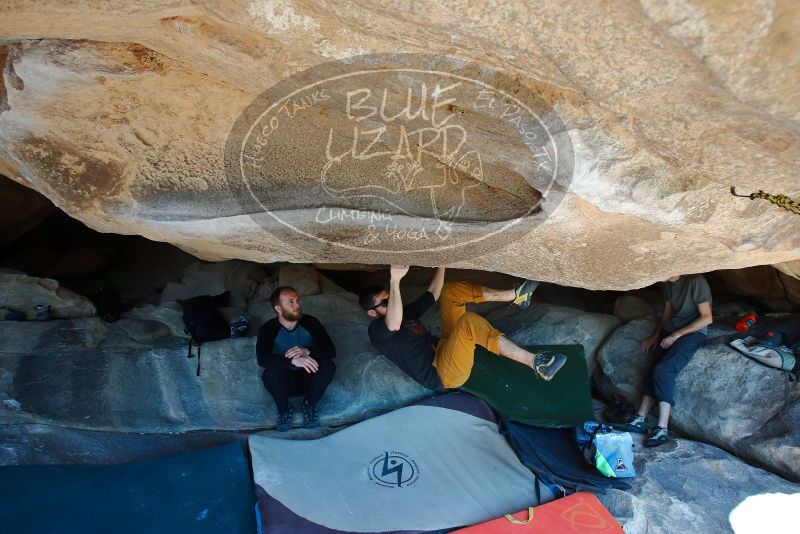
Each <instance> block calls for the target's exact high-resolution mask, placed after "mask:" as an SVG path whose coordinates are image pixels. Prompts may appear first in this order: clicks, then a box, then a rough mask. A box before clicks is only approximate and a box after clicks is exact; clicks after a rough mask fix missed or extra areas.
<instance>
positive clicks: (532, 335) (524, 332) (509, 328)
mask: <svg viewBox="0 0 800 534" xmlns="http://www.w3.org/2000/svg"><path fill="white" fill-rule="evenodd" d="M486 319H487V320H488V321H489V322H491V323H492V324H493V325H494V326H495V328H497V329H498V330H500V331H502V332H504V333H505V334H506V335H507V336H508V337H509V339H511V340H512V341H513V342H514V343H516V344H518V345H571V344H575V343H580V344H581V345H583V348H584V351H585V353H586V365H587V367H588V370H589V376H591V375H592V374H594V370H595V366H596V357H597V349H598V348H599V347H600V345H601V343H603V341H604V340H605V339H606V337H607V336H608V335H610V334H611V333H612V332H614V331H615V329H616V328H617V327H618V326H619V324H620V320H619V319H618V318H616V317H614V316H613V315H608V314H603V313H586V312H582V311H580V310H576V309H574V308H567V307H565V306H556V305H553V304H546V303H543V302H534V303H533V304H532V305H531V306H530V307H529V308H528V309H527V310H524V311H521V310H520V309H519V308H518V307H516V306H511V305H505V306H503V307H500V308H497V309H496V310H494V311H492V312H489V313H488V314H487V315H486Z"/></svg>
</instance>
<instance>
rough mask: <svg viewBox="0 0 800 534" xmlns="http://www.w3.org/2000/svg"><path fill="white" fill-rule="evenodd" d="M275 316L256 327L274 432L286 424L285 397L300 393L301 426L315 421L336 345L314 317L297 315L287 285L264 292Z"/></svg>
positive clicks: (289, 424)
mask: <svg viewBox="0 0 800 534" xmlns="http://www.w3.org/2000/svg"><path fill="white" fill-rule="evenodd" d="M270 304H272V308H273V309H274V310H275V313H276V314H277V317H275V318H273V319H270V320H269V321H267V322H265V323H264V324H263V325H262V326H261V328H260V329H259V330H258V341H257V342H256V355H257V357H258V365H259V366H261V367H263V368H264V372H263V373H262V375H261V379H262V381H263V382H264V387H266V388H267V391H269V393H270V394H271V395H272V398H273V399H274V400H275V404H276V406H277V408H278V426H277V429H278V431H280V432H284V431H287V430H290V429H291V428H292V420H293V418H294V413H293V411H292V405H291V404H290V402H289V397H290V396H292V395H302V396H304V397H305V402H304V403H303V426H304V427H306V428H314V427H317V426H319V413H318V411H317V403H318V402H319V400H320V399H321V398H322V395H323V394H324V393H325V389H326V388H327V387H328V384H330V382H331V380H333V375H334V373H335V371H336V366H335V365H334V363H333V358H335V357H336V347H335V346H334V345H333V341H331V338H330V336H328V332H326V331H325V328H324V327H323V326H322V323H320V322H319V321H318V320H317V319H316V318H315V317H312V316H310V315H303V309H302V307H301V306H300V295H299V294H298V293H297V291H296V290H295V289H294V288H292V287H288V286H284V287H279V288H277V289H276V290H275V291H274V292H273V293H272V295H271V296H270Z"/></svg>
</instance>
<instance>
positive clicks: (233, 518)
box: [0, 443, 256, 534]
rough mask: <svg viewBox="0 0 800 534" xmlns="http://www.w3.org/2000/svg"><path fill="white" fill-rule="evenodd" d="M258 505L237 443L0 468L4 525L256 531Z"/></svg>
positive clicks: (16, 529)
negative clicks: (130, 459) (131, 457)
mask: <svg viewBox="0 0 800 534" xmlns="http://www.w3.org/2000/svg"><path fill="white" fill-rule="evenodd" d="M254 506H255V498H254V496H253V490H252V485H251V483H250V466H249V465H248V462H247V458H246V457H245V455H244V451H243V450H242V447H241V445H239V444H237V443H234V444H231V445H225V446H223V447H216V448H212V449H206V450H202V451H195V452H190V453H185V454H179V455H177V456H169V457H166V458H159V459H157V460H150V461H144V462H135V463H130V464H121V465H22V466H9V467H0V532H9V533H11V532H13V533H15V534H19V533H24V532H31V533H34V532H35V533H37V534H38V533H41V532H63V533H72V532H75V533H81V534H85V533H90V532H97V533H101V532H102V533H106V532H113V533H115V534H116V533H125V532H130V533H131V534H134V533H135V534H141V533H144V532H147V533H151V532H165V533H167V532H169V533H175V532H209V533H210V532H214V533H216V532H226V533H231V534H234V533H239V532H241V533H248V534H250V533H252V532H255V531H256V518H255V509H254Z"/></svg>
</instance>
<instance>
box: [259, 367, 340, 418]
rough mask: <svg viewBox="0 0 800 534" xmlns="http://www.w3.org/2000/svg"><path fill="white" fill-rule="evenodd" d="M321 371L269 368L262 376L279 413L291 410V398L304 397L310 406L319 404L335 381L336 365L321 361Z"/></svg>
mask: <svg viewBox="0 0 800 534" xmlns="http://www.w3.org/2000/svg"><path fill="white" fill-rule="evenodd" d="M318 363H319V370H317V372H316V373H308V372H306V370H305V369H300V368H299V367H298V368H295V369H285V368H282V367H278V366H277V365H271V366H268V367H267V368H266V369H264V372H263V373H262V374H261V380H262V381H263V382H264V387H266V388H267V391H269V393H270V395H272V398H273V399H275V404H276V405H277V407H278V411H279V412H285V411H286V410H288V409H289V397H299V396H303V397H305V398H306V400H307V401H308V402H309V403H310V404H317V403H318V402H319V400H320V399H321V398H322V395H323V394H324V393H325V389H326V388H327V387H328V384H330V383H331V380H333V375H334V373H335V372H336V365H334V363H333V362H332V361H331V360H319V362H318Z"/></svg>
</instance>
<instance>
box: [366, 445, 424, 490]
mask: <svg viewBox="0 0 800 534" xmlns="http://www.w3.org/2000/svg"><path fill="white" fill-rule="evenodd" d="M367 475H368V476H369V479H370V480H371V481H372V482H374V483H375V484H377V485H379V486H383V487H386V488H403V487H408V486H411V485H413V484H415V483H416V482H417V481H418V480H419V467H417V462H415V461H414V460H413V459H411V458H410V457H409V456H408V455H406V454H404V453H402V452H398V451H384V453H383V454H379V455H378V456H376V457H375V458H373V459H372V460H371V461H370V463H369V467H368V468H367Z"/></svg>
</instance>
